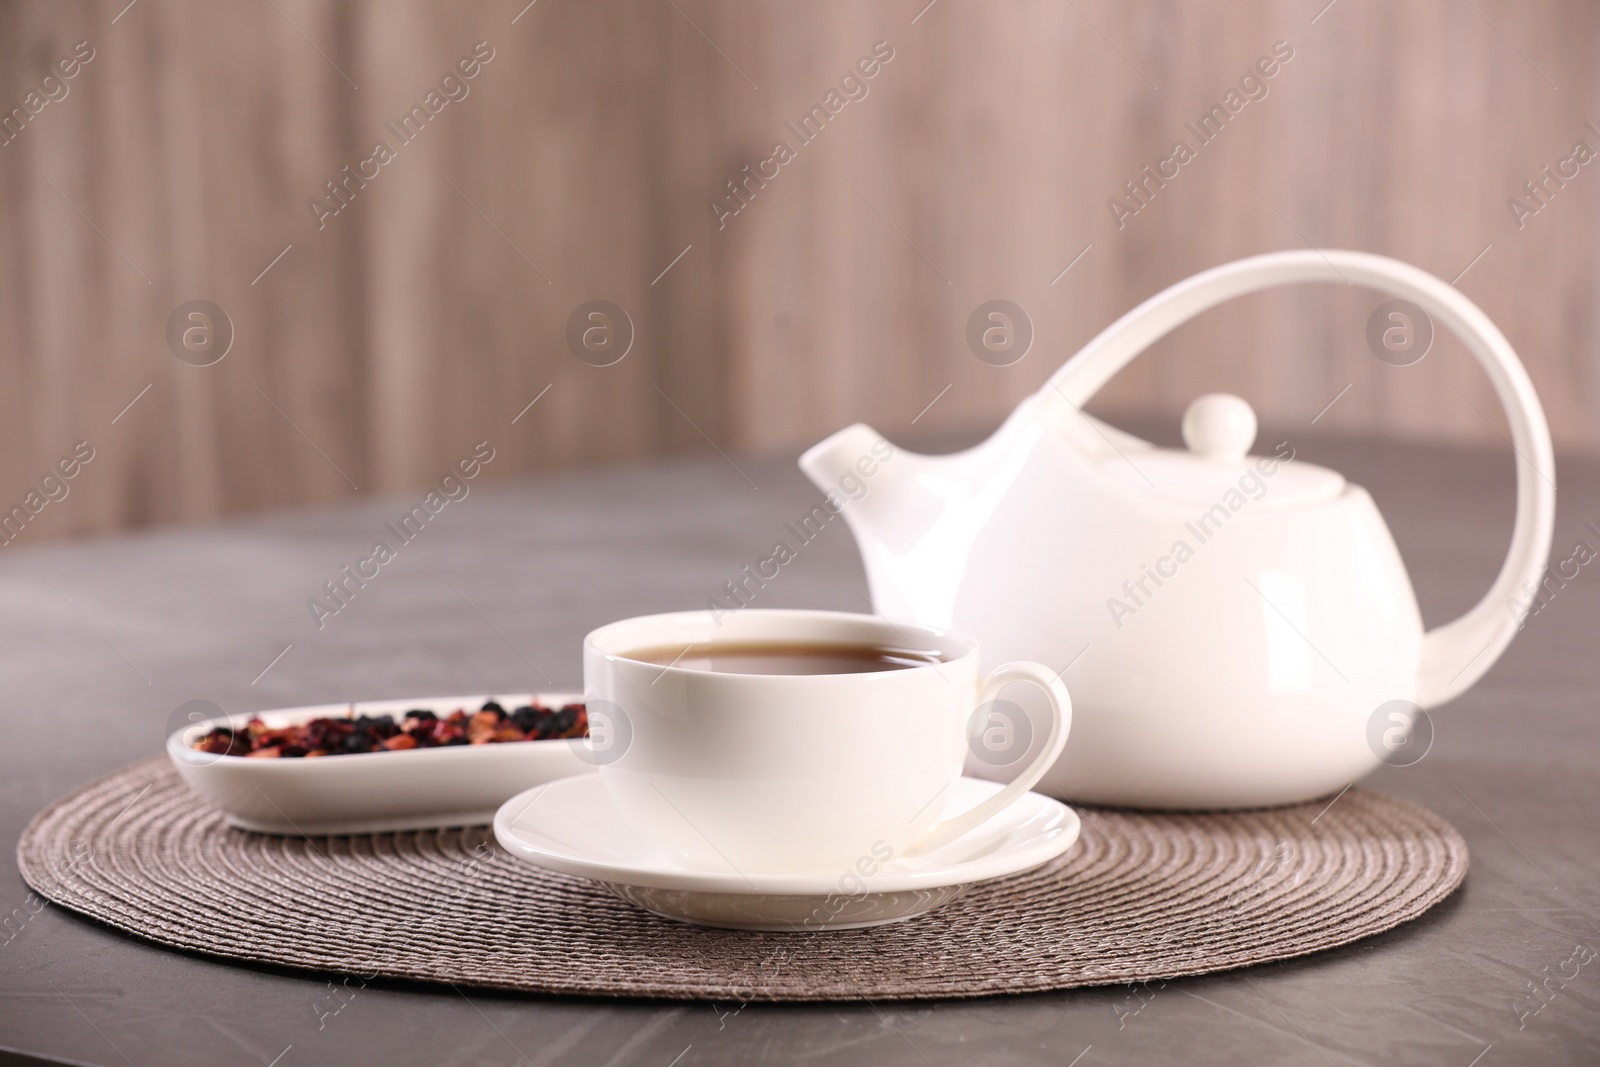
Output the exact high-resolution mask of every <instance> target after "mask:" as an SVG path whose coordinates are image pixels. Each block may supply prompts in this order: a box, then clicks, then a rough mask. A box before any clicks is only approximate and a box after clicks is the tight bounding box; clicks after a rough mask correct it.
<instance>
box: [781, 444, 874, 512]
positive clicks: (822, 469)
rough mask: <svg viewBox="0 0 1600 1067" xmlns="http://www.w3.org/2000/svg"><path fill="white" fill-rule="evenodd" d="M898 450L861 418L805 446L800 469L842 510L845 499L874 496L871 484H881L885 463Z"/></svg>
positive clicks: (865, 498)
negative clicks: (823, 438) (808, 446)
mask: <svg viewBox="0 0 1600 1067" xmlns="http://www.w3.org/2000/svg"><path fill="white" fill-rule="evenodd" d="M895 451H896V450H895V448H894V446H893V445H891V444H889V442H888V441H887V440H885V439H884V436H883V434H881V433H879V432H878V431H877V430H874V429H873V428H872V427H870V426H868V425H866V424H865V423H860V422H858V423H856V424H855V425H854V426H846V427H845V428H844V429H842V430H840V431H839V432H838V433H836V434H834V435H833V436H832V437H829V438H827V439H826V440H823V441H819V442H818V443H816V444H814V445H812V446H811V447H810V448H808V449H806V451H805V454H804V455H802V456H801V457H800V469H801V470H802V471H804V472H805V475H806V477H808V478H810V479H811V481H812V484H814V485H815V486H816V487H817V488H818V489H821V490H822V491H823V492H825V493H827V494H828V506H829V507H830V508H832V509H833V510H834V511H839V510H842V509H843V507H844V505H845V504H846V503H850V504H852V505H854V504H855V503H861V502H864V501H865V500H867V499H868V498H870V497H871V496H872V493H871V492H870V491H869V488H868V487H869V485H870V486H872V487H873V488H876V487H877V485H878V484H881V482H882V481H883V479H884V477H885V474H884V471H883V469H882V468H883V465H884V464H885V463H887V462H888V461H889V460H890V459H892V458H893V457H894V455H895ZM891 473H892V472H891ZM879 495H882V494H879Z"/></svg>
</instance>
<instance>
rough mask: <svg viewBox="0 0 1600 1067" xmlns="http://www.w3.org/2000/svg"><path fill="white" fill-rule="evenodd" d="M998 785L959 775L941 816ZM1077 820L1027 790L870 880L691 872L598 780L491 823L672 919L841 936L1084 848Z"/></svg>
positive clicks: (534, 858) (538, 859)
mask: <svg viewBox="0 0 1600 1067" xmlns="http://www.w3.org/2000/svg"><path fill="white" fill-rule="evenodd" d="M1000 788H1001V786H1000V785H999V784H998V783H995V782H986V781H982V780H979V779H976V778H962V779H960V780H959V781H957V782H956V783H955V785H953V786H952V787H951V788H950V796H949V798H948V799H947V801H946V803H945V811H944V817H945V818H949V817H951V816H952V815H956V814H959V813H960V812H963V811H965V810H966V809H968V808H970V807H972V806H973V805H975V804H977V803H979V802H980V801H982V800H984V799H986V798H987V797H989V796H992V795H993V794H994V793H996V792H998V791H999V790H1000ZM1078 829H1079V826H1078V816H1077V815H1076V814H1075V813H1074V812H1073V811H1072V809H1071V808H1069V807H1067V806H1066V805H1065V804H1062V803H1061V802H1060V801H1058V800H1052V799H1050V798H1049V797H1046V796H1041V795H1040V794H1038V793H1027V794H1024V795H1023V796H1022V798H1021V799H1019V800H1018V801H1017V802H1016V803H1015V804H1013V805H1011V806H1010V807H1009V808H1007V809H1006V810H1005V811H1003V812H1001V813H1000V814H999V815H997V816H995V817H994V818H993V819H991V820H990V821H989V822H987V823H984V824H983V825H981V826H979V827H977V828H976V829H973V830H970V831H968V832H967V833H966V834H963V835H962V836H961V837H958V838H956V839H955V840H954V841H952V842H950V843H949V844H947V845H944V846H943V847H941V848H938V849H935V850H934V851H932V852H929V853H927V854H925V855H920V856H896V857H894V858H892V859H890V860H889V861H887V862H886V863H884V864H883V865H882V866H881V867H879V868H878V870H877V871H876V873H874V874H873V875H872V876H871V877H870V878H866V879H864V881H865V883H866V886H867V888H866V891H865V892H862V891H861V890H860V888H859V885H856V884H854V883H852V882H850V881H849V880H845V882H844V884H843V885H841V878H840V874H839V873H838V872H829V873H826V874H751V875H749V876H746V875H744V874H741V873H739V872H737V871H735V870H733V869H732V868H729V869H727V870H721V871H718V870H697V869H691V868H689V867H685V866H683V865H682V864H680V863H678V862H677V861H675V860H673V859H671V858H670V857H668V856H667V854H666V853H665V851H664V850H662V849H661V848H659V847H658V846H656V845H654V844H653V843H651V842H650V841H648V840H645V839H644V838H643V837H642V836H641V835H640V834H639V833H638V832H637V831H636V830H634V829H633V827H632V826H631V825H629V823H628V822H627V821H626V820H624V819H623V817H622V815H621V813H619V812H618V811H617V809H616V808H615V807H614V806H613V805H612V803H611V797H610V794H608V793H607V792H606V788H605V785H604V783H603V782H601V780H600V776H599V775H597V774H585V775H580V776H578V777H576V778H563V779H559V780H557V781H554V782H550V783H547V784H545V785H541V786H539V787H537V788H534V789H529V790H527V791H526V792H523V793H519V794H518V795H517V796H514V797H512V798H511V799H510V800H508V801H506V803H505V804H504V805H502V806H501V808H500V810H499V811H498V812H496V813H495V817H494V834H495V837H496V838H497V839H499V841H500V844H501V845H502V846H504V847H505V848H506V849H507V850H508V851H509V852H510V853H511V854H512V855H513V856H516V857H517V858H518V859H521V860H524V861H526V862H528V863H531V864H534V865H535V866H537V867H544V868H547V869H549V870H552V871H560V872H561V873H563V874H575V875H579V876H581V877H584V878H592V879H593V880H595V881H597V882H600V883H602V884H603V885H605V886H606V887H607V888H608V889H610V890H611V891H612V892H614V893H616V894H617V895H618V896H620V897H622V898H623V899H624V900H627V901H629V902H631V903H633V904H637V905H638V906H639V907H641V908H644V909H645V910H647V911H651V912H654V913H655V914H657V915H662V916H665V917H667V918H669V919H678V920H681V921H683V922H690V923H697V924H700V925H702V926H720V927H726V928H729V929H736V930H784V931H795V932H805V931H810V930H846V929H852V928H855V927H862V926H879V925H881V924H883V923H892V922H899V921H900V920H902V919H909V918H912V917H913V916H916V915H921V914H923V913H924V912H927V911H931V910H932V909H934V908H936V907H938V906H939V905H941V904H943V903H945V902H946V901H949V900H953V899H954V898H955V897H958V896H960V895H961V894H962V893H964V892H966V891H967V890H968V889H970V888H971V887H972V886H973V885H975V884H976V883H978V882H982V881H987V880H988V879H991V878H999V877H1002V876H1004V875H1008V874H1016V873H1017V872H1018V871H1025V870H1027V869H1029V868H1030V867H1037V866H1038V865H1039V864H1041V863H1044V862H1046V861H1048V860H1052V859H1054V858H1055V857H1057V856H1059V855H1061V854H1062V853H1063V852H1065V851H1066V850H1067V849H1069V848H1071V847H1072V845H1073V843H1074V842H1075V841H1077V840H1078Z"/></svg>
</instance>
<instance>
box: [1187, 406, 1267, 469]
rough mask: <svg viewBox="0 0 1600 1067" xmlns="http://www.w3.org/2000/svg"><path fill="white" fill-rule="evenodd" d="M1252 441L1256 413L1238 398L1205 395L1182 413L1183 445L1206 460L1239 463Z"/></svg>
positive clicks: (1254, 436)
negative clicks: (1236, 461) (1235, 461)
mask: <svg viewBox="0 0 1600 1067" xmlns="http://www.w3.org/2000/svg"><path fill="white" fill-rule="evenodd" d="M1255 439H1256V413H1255V412H1254V411H1252V410H1251V408H1250V405H1249V404H1248V403H1246V402H1245V400H1244V399H1243V398H1242V397H1237V396H1234V395H1232V394H1231V393H1207V394H1206V395H1205V396H1199V397H1195V399H1194V401H1193V402H1192V403H1190V405H1189V407H1188V410H1186V411H1185V412H1184V413H1183V443H1184V444H1186V445H1188V446H1189V451H1191V452H1193V453H1195V454H1196V455H1199V456H1204V457H1205V458H1206V459H1221V460H1240V459H1243V458H1244V457H1245V455H1246V454H1248V453H1249V451H1250V446H1251V445H1252V444H1254V443H1255Z"/></svg>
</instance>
